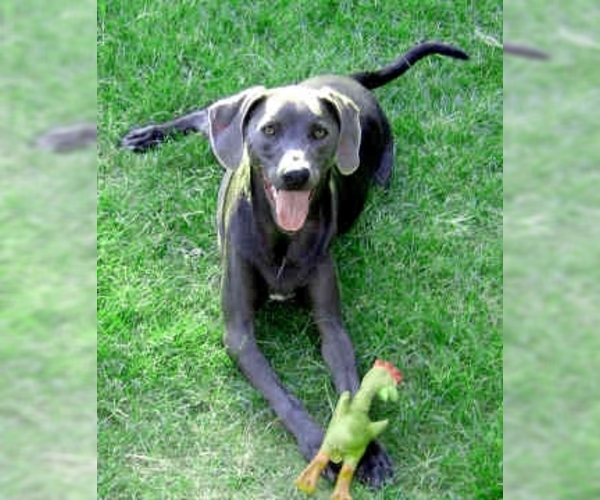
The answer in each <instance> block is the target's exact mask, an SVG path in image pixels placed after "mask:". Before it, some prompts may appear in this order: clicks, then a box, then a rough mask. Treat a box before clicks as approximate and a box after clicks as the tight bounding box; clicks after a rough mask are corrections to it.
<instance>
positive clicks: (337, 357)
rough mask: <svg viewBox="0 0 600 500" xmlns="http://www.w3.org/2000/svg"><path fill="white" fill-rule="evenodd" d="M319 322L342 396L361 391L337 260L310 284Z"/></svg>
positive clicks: (323, 267)
mask: <svg viewBox="0 0 600 500" xmlns="http://www.w3.org/2000/svg"><path fill="white" fill-rule="evenodd" d="M308 293H309V297H310V301H311V306H312V311H313V316H314V320H315V323H316V325H317V328H318V330H319V333H320V334H321V352H322V354H323V359H325V362H326V363H327V365H328V366H329V369H330V370H331V375H332V377H333V381H334V384H335V388H336V389H337V391H338V393H340V394H341V393H342V392H344V391H350V392H352V393H354V392H356V391H357V390H358V386H359V383H360V381H359V378H358V370H357V368H356V359H355V356H354V347H353V346H352V341H351V340H350V336H349V335H348V333H347V332H346V329H345V327H344V324H343V322H342V311H341V306H340V292H339V289H338V284H337V277H336V274H335V268H334V265H333V260H332V259H331V257H330V256H328V257H327V259H326V260H325V262H323V263H321V264H320V265H319V266H318V267H317V269H316V270H315V272H314V273H313V276H312V277H311V280H310V282H309V285H308Z"/></svg>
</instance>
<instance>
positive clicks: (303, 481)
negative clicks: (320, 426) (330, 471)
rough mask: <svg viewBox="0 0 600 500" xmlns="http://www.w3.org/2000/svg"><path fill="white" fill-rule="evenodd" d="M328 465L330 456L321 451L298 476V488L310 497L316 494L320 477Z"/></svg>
mask: <svg viewBox="0 0 600 500" xmlns="http://www.w3.org/2000/svg"><path fill="white" fill-rule="evenodd" d="M328 463H329V455H328V454H327V453H325V452H323V451H319V453H317V455H316V456H315V458H313V459H312V460H311V462H310V463H309V464H308V465H307V466H306V469H304V471H302V474H300V475H299V476H298V479H296V482H295V484H296V487H297V488H298V489H299V490H300V491H303V492H304V493H307V494H308V495H310V494H312V493H314V492H315V490H316V489H317V481H318V480H319V476H320V475H321V472H323V469H325V467H327V464H328Z"/></svg>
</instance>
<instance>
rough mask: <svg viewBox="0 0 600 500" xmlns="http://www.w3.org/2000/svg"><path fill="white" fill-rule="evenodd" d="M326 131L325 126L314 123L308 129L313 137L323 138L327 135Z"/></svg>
mask: <svg viewBox="0 0 600 500" xmlns="http://www.w3.org/2000/svg"><path fill="white" fill-rule="evenodd" d="M328 133H329V132H328V131H327V129H326V128H325V127H322V126H321V125H315V126H314V127H313V128H312V130H311V131H310V135H311V137H312V138H313V139H324V138H325V137H327V134H328Z"/></svg>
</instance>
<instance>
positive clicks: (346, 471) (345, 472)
mask: <svg viewBox="0 0 600 500" xmlns="http://www.w3.org/2000/svg"><path fill="white" fill-rule="evenodd" d="M354 470H355V467H354V466H353V465H350V464H347V463H345V464H344V465H343V466H342V470H341V471H340V474H339V475H338V478H337V482H336V483H335V490H333V495H331V500H352V495H350V484H351V483H352V478H353V477H354Z"/></svg>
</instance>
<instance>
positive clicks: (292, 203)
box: [264, 176, 313, 232]
mask: <svg viewBox="0 0 600 500" xmlns="http://www.w3.org/2000/svg"><path fill="white" fill-rule="evenodd" d="M264 183H265V192H266V193H267V198H268V200H269V203H270V204H271V207H272V208H273V213H274V215H275V222H276V223H277V225H278V226H279V227H280V228H281V229H283V230H284V231H288V232H295V231H298V230H300V229H302V226H304V222H306V218H307V217H308V209H309V205H310V200H311V199H312V194H313V191H312V189H311V190H305V191H288V190H285V189H276V188H275V186H273V185H272V184H271V183H270V182H269V181H268V179H267V178H266V176H265V177H264Z"/></svg>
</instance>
